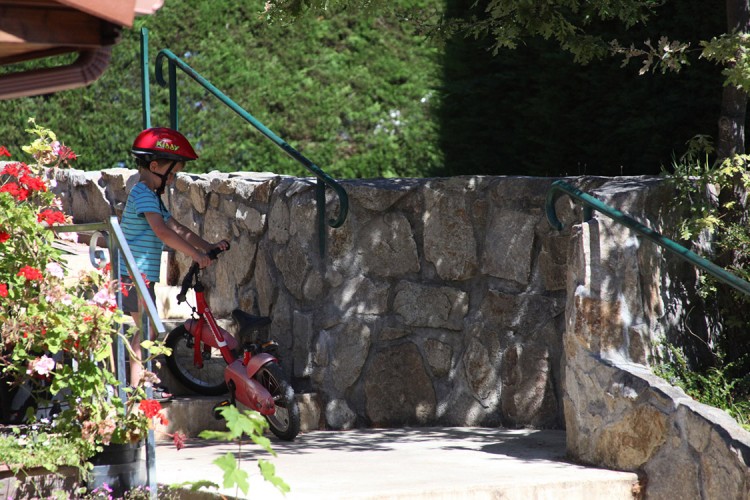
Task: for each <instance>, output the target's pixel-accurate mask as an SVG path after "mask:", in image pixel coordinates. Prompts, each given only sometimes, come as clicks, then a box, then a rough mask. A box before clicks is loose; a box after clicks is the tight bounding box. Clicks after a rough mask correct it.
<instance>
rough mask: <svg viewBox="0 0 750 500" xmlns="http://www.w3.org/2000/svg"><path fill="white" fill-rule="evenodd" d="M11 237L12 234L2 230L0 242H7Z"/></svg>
mask: <svg viewBox="0 0 750 500" xmlns="http://www.w3.org/2000/svg"><path fill="white" fill-rule="evenodd" d="M9 239H10V234H8V233H6V232H5V231H0V243H5V242H6V241H8V240H9Z"/></svg>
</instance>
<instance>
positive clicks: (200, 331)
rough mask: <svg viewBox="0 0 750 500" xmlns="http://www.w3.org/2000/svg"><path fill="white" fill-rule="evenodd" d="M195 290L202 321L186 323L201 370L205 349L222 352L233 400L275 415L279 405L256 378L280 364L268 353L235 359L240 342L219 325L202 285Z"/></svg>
mask: <svg viewBox="0 0 750 500" xmlns="http://www.w3.org/2000/svg"><path fill="white" fill-rule="evenodd" d="M196 272H197V271H196ZM193 289H194V290H195V301H196V314H197V315H198V318H197V319H189V320H187V321H185V328H186V329H187V331H188V332H190V334H191V335H192V336H193V339H194V340H195V343H194V344H193V345H194V351H193V363H194V364H195V366H197V367H198V368H202V367H203V354H202V347H201V346H202V345H203V346H208V347H209V348H210V347H213V348H216V349H219V351H220V352H221V355H222V357H223V358H224V361H225V362H226V363H227V367H226V368H225V369H224V381H225V382H226V384H227V387H229V391H230V394H231V397H232V399H236V400H237V401H239V402H240V403H242V404H243V405H245V406H246V407H248V408H250V409H253V410H256V411H258V412H260V413H261V414H262V415H272V414H274V413H275V411H276V405H275V404H274V400H273V396H271V393H269V392H268V390H267V389H266V388H265V387H263V386H262V385H261V384H260V383H258V381H256V380H255V379H254V378H253V377H254V376H255V374H256V373H257V372H258V370H260V369H261V368H262V367H263V366H264V365H265V364H267V363H270V362H278V360H277V359H276V358H275V357H274V356H272V355H271V354H268V353H257V354H251V353H250V352H248V351H245V353H244V356H243V357H242V359H239V358H237V357H235V355H234V353H233V350H234V349H236V348H237V347H238V345H239V344H238V342H237V340H236V339H235V338H234V337H233V336H232V335H231V334H230V333H229V332H228V331H226V330H225V329H223V328H221V327H220V326H219V325H218V324H217V323H216V318H214V315H213V313H212V312H211V308H210V307H209V306H208V302H207V301H206V297H205V295H204V292H203V285H202V284H201V283H200V281H197V282H196V284H195V286H193Z"/></svg>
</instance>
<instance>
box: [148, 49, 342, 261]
mask: <svg viewBox="0 0 750 500" xmlns="http://www.w3.org/2000/svg"><path fill="white" fill-rule="evenodd" d="M164 59H167V60H168V63H169V67H168V70H169V81H168V82H167V81H166V80H165V79H164V74H163V70H162V66H163V63H164ZM177 68H180V69H181V70H182V71H183V72H184V73H186V74H187V75H188V76H189V77H190V78H192V79H193V80H195V81H196V82H198V84H199V85H201V86H202V87H203V88H205V89H206V90H208V91H209V92H211V93H212V94H213V95H214V96H216V97H217V98H218V99H219V100H220V101H221V102H223V103H224V104H225V105H227V106H228V107H229V108H231V109H232V110H233V111H234V112H235V113H237V114H238V115H240V116H241V117H242V118H243V119H244V120H245V121H247V122H248V123H250V124H251V125H252V126H253V127H255V128H256V129H257V130H258V131H259V132H260V133H262V134H263V135H264V136H266V137H267V138H268V139H270V140H271V141H273V142H274V143H275V144H276V145H277V146H278V147H280V148H281V149H282V150H283V151H284V152H285V153H286V154H288V155H289V156H291V157H292V158H293V159H295V160H296V161H297V162H299V163H300V164H301V165H302V166H304V167H305V168H306V169H307V170H309V171H310V172H312V173H313V174H314V175H315V177H316V178H317V183H316V186H315V188H316V196H315V200H316V204H317V207H318V230H319V236H320V237H319V244H320V252H321V255H323V254H324V253H325V228H324V225H325V224H326V222H327V223H328V225H329V226H331V227H333V228H337V227H340V226H341V225H342V224H343V223H344V221H345V220H346V216H347V214H348V212H349V196H348V194H347V193H346V191H345V190H344V188H343V187H342V186H341V185H340V184H339V183H338V182H336V181H335V180H334V179H333V178H331V177H330V176H329V175H328V174H327V173H325V172H324V171H323V170H321V169H320V167H318V166H317V165H315V164H314V163H313V162H312V161H310V160H309V159H307V158H306V157H305V156H303V155H302V154H301V153H300V152H299V151H297V150H296V149H294V148H293V147H292V146H290V145H289V144H287V143H286V142H285V141H284V140H282V139H281V138H280V137H279V136H277V135H276V134H274V133H273V132H272V131H271V130H269V129H268V128H267V127H266V126H265V125H263V124H262V123H261V122H260V121H258V120H257V119H256V118H255V117H254V116H252V115H251V114H250V113H248V112H247V111H245V110H244V109H243V108H242V107H240V106H239V105H238V104H237V103H235V102H234V101H233V100H231V99H230V98H229V97H227V95H226V94H224V93H223V92H222V91H220V90H219V89H217V88H216V87H215V86H214V85H212V84H211V82H209V81H208V80H206V79H205V78H204V77H203V76H201V75H200V74H199V73H198V72H197V71H195V70H194V69H193V68H191V67H190V66H189V65H188V64H186V63H185V62H184V61H183V60H182V59H180V58H179V57H177V56H176V55H175V54H174V53H173V52H172V51H170V50H168V49H162V50H160V51H159V53H158V54H157V56H156V81H157V83H158V84H159V85H161V86H162V87H169V117H170V125H171V127H172V128H174V129H175V130H176V129H177V128H178V126H179V117H178V111H177ZM326 187H330V188H331V189H333V190H334V191H335V192H336V194H337V195H338V199H339V213H338V217H336V218H335V219H329V220H328V221H326V217H325V189H326Z"/></svg>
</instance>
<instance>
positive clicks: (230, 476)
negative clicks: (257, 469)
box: [213, 453, 250, 495]
mask: <svg viewBox="0 0 750 500" xmlns="http://www.w3.org/2000/svg"><path fill="white" fill-rule="evenodd" d="M213 463H215V464H216V465H218V466H219V468H220V469H221V470H223V471H224V487H225V488H232V487H234V486H237V487H238V488H239V489H240V490H242V492H243V493H244V494H245V495H247V492H248V490H249V489H250V485H249V484H248V482H247V478H248V473H247V472H246V471H243V470H242V469H240V468H239V467H238V465H237V460H236V459H235V458H234V455H233V454H231V453H227V454H226V455H224V456H223V457H219V458H217V459H216V460H214V462H213Z"/></svg>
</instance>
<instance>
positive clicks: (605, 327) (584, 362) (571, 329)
mask: <svg viewBox="0 0 750 500" xmlns="http://www.w3.org/2000/svg"><path fill="white" fill-rule="evenodd" d="M591 194H593V195H594V196H596V197H597V198H599V199H600V200H602V201H604V202H605V203H607V204H610V205H612V206H615V207H617V208H618V209H620V210H621V211H623V212H626V213H630V214H636V217H637V218H639V219H641V222H642V223H645V224H646V225H648V226H649V227H652V228H654V229H656V230H662V226H665V225H666V226H667V227H670V226H671V227H675V225H674V224H673V223H670V222H673V221H674V220H675V216H677V217H679V214H675V213H674V205H673V203H671V200H672V199H673V196H674V195H673V193H672V191H670V190H669V189H668V187H667V186H666V185H665V184H663V183H661V182H659V181H657V180H653V181H647V182H640V183H638V184H635V185H634V184H632V183H631V182H629V181H628V180H626V179H616V180H612V181H611V182H609V183H607V184H605V185H602V186H601V187H600V188H593V189H592V191H591ZM644 214H647V215H648V218H647V220H645V221H644V220H643V219H644V218H645V217H644ZM567 231H569V232H570V234H571V252H570V256H569V263H570V266H569V268H568V269H569V271H568V286H567V290H568V298H567V306H566V320H567V326H566V332H565V336H564V351H565V361H564V363H565V382H564V390H563V393H564V396H563V400H564V408H565V423H566V427H567V433H566V435H567V444H568V452H569V453H570V454H571V455H572V456H574V457H576V458H577V459H579V460H581V461H583V462H586V463H591V464H596V465H598V466H603V467H607V468H612V469H619V470H628V471H640V472H642V473H643V474H644V477H645V478H646V483H647V487H646V490H645V491H646V497H647V498H659V499H672V498H695V499H705V500H709V499H719V498H721V499H736V500H741V499H747V498H750V471H749V469H748V464H750V433H748V432H746V431H745V430H743V429H742V428H741V427H740V426H739V425H738V424H737V422H736V421H734V420H733V419H731V418H730V417H729V416H728V415H727V414H726V413H725V412H723V411H719V410H717V409H715V408H712V407H709V406H706V405H703V404H700V403H697V402H695V401H693V400H692V399H691V398H689V397H687V396H686V395H685V393H684V392H683V391H682V390H680V389H677V388H675V387H672V386H670V385H669V384H668V383H666V382H665V381H664V380H663V379H661V378H659V377H656V376H654V374H653V373H652V372H651V371H650V370H649V368H648V365H649V363H650V361H651V358H652V356H653V354H655V351H656V350H657V349H658V347H659V344H660V342H661V341H662V340H664V339H670V340H674V339H675V338H676V336H677V335H687V333H686V332H687V330H688V329H689V330H690V331H691V332H692V333H693V334H696V333H697V334H701V329H705V328H706V325H705V319H706V318H705V315H704V314H703V313H702V312H698V311H701V304H700V302H699V299H698V298H697V297H696V296H695V294H694V292H691V290H694V285H695V281H696V273H695V270H694V269H693V268H692V267H691V266H690V265H688V264H685V263H683V262H681V261H680V259H678V258H676V257H675V256H674V255H673V254H668V253H665V252H663V251H661V250H660V248H659V247H658V246H656V245H655V244H653V243H652V242H650V241H648V240H646V239H643V238H640V237H637V236H636V235H635V234H634V233H633V232H631V231H629V230H627V229H624V228H623V226H621V225H619V224H617V223H614V222H613V221H611V220H610V219H609V218H607V217H605V216H601V215H599V216H597V217H596V218H595V219H593V220H591V221H589V222H585V223H582V224H578V225H575V226H573V227H572V228H570V229H568V230H567ZM691 309H694V310H692V311H691ZM687 322H691V324H689V325H688V324H686V323H687Z"/></svg>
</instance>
